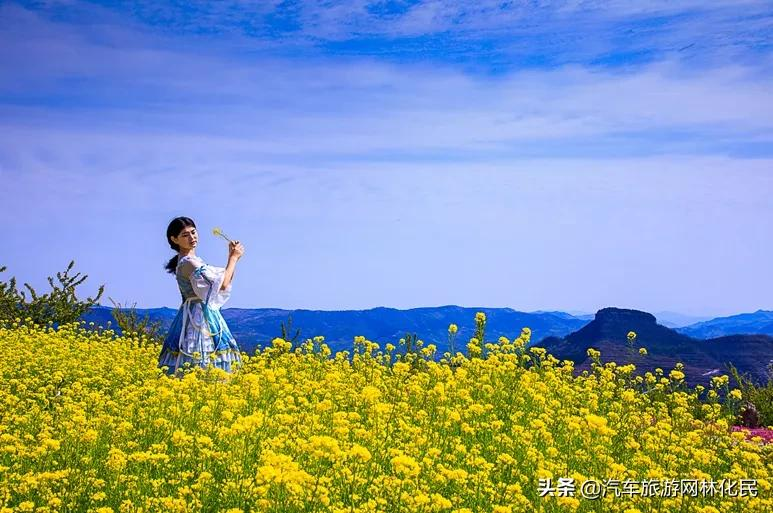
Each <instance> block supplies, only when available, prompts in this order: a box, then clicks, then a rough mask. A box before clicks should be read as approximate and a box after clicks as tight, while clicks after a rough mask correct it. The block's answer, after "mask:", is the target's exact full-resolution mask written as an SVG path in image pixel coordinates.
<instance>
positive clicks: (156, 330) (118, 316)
mask: <svg viewBox="0 0 773 513" xmlns="http://www.w3.org/2000/svg"><path fill="white" fill-rule="evenodd" d="M109 299H110V302H111V303H113V311H112V313H113V318H114V319H115V322H116V323H117V324H118V327H119V328H120V329H121V334H122V335H124V336H137V337H139V338H140V340H142V341H147V342H150V343H154V344H161V343H162V342H163V341H164V332H163V325H162V322H161V321H151V320H150V315H148V314H146V315H145V317H143V318H140V317H139V316H138V315H137V303H134V304H132V306H130V307H129V306H123V305H121V303H118V302H116V301H113V298H109Z"/></svg>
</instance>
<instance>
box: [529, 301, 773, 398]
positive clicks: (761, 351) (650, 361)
mask: <svg viewBox="0 0 773 513" xmlns="http://www.w3.org/2000/svg"><path fill="white" fill-rule="evenodd" d="M629 331H634V332H636V334H637V339H636V343H635V346H634V348H633V349H631V348H629V346H628V343H627V334H628V332H629ZM538 345H539V346H542V347H545V349H547V350H548V352H550V353H551V354H553V355H554V356H556V358H560V359H569V360H572V361H574V362H575V363H576V364H577V368H578V369H579V370H582V369H588V368H590V364H591V359H590V358H589V357H588V355H587V350H588V349H589V348H594V349H597V350H599V351H600V352H601V359H602V361H604V362H606V361H614V362H617V363H619V364H622V363H627V362H631V363H634V364H635V365H636V366H637V369H639V370H641V371H645V370H650V371H652V370H654V369H655V368H657V367H660V368H661V369H663V370H665V371H668V370H669V369H672V368H673V367H674V366H675V365H676V363H677V362H682V363H683V364H684V366H685V375H686V381H687V383H689V384H692V385H694V384H698V383H703V384H705V383H707V382H708V381H709V380H710V379H711V376H713V375H715V374H719V373H726V372H727V364H728V363H732V364H733V365H735V366H736V367H737V368H738V369H739V370H740V371H741V372H742V373H744V372H745V373H749V374H750V375H751V377H752V378H753V379H755V380H756V381H758V382H762V381H766V380H767V373H766V367H767V365H768V364H769V363H771V362H773V337H770V336H766V335H730V336H726V337H719V338H713V339H709V340H700V339H696V338H692V337H688V336H687V335H684V334H682V333H679V332H678V331H676V330H672V329H670V328H667V327H665V326H662V325H660V324H658V323H657V321H656V319H655V317H654V316H653V315H652V314H649V313H646V312H640V311H638V310H626V309H619V308H604V309H602V310H599V311H598V312H597V313H596V317H595V318H594V320H593V321H591V322H590V323H588V324H587V325H586V326H584V327H582V328H581V329H579V330H578V331H576V332H574V333H571V334H569V335H567V336H566V337H563V338H560V337H548V338H546V339H544V340H542V341H541V342H540V343H539V344H538ZM639 347H644V348H645V349H646V350H647V352H648V354H647V355H646V356H641V355H639V354H638V348H639Z"/></svg>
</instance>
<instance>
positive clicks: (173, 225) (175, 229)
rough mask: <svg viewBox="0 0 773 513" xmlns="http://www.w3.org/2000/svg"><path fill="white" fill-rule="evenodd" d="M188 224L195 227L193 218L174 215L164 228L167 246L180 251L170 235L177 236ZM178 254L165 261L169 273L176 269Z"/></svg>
mask: <svg viewBox="0 0 773 513" xmlns="http://www.w3.org/2000/svg"><path fill="white" fill-rule="evenodd" d="M189 226H193V227H194V228H196V223H194V222H193V219H191V218H190V217H175V218H174V219H172V221H171V222H170V223H169V226H168V227H167V228H166V241H167V242H168V243H169V246H170V247H171V248H172V249H173V250H175V251H180V246H178V245H177V244H175V243H174V242H172V237H177V236H179V235H180V232H181V231H183V230H184V229H185V228H187V227H189ZM179 256H180V255H175V256H173V257H172V258H170V259H169V262H167V263H166V266H164V268H165V269H166V270H167V272H169V273H171V274H174V273H175V271H176V270H177V259H178V257H179Z"/></svg>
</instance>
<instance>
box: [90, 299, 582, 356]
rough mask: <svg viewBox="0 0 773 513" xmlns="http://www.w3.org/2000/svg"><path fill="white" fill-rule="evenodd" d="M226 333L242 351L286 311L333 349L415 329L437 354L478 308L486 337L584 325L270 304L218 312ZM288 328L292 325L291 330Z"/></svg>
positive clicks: (448, 312) (468, 325)
mask: <svg viewBox="0 0 773 513" xmlns="http://www.w3.org/2000/svg"><path fill="white" fill-rule="evenodd" d="M176 312H177V311H176V310H173V309H171V308H154V309H137V314H138V315H139V316H140V317H142V316H145V315H149V316H150V318H151V320H160V321H161V322H162V324H163V326H164V329H167V328H168V327H169V325H171V323H172V320H173V319H174V316H175V314H176ZM222 312H223V317H224V318H225V320H226V322H227V323H228V326H229V328H230V329H231V332H232V333H233V334H234V337H236V340H237V342H238V343H239V345H240V347H241V348H242V349H243V350H245V351H247V352H248V353H252V352H254V350H255V349H256V348H257V347H258V346H265V345H267V344H270V342H271V340H273V339H274V338H275V337H278V336H279V335H280V334H281V331H280V323H282V322H283V321H284V322H286V321H287V318H288V316H289V315H292V321H293V328H295V327H298V328H301V339H306V338H311V337H314V336H317V335H322V336H324V337H325V342H326V343H327V344H328V345H330V347H331V349H332V350H333V351H340V350H344V349H351V348H352V342H353V339H354V337H355V336H356V335H363V336H365V337H367V338H368V339H370V340H373V341H374V342H379V343H380V344H381V345H382V347H383V345H384V344H385V343H387V342H392V343H397V341H398V340H399V339H400V337H403V336H405V334H406V332H409V333H416V334H417V336H418V337H419V338H420V339H422V340H423V341H424V342H425V344H430V343H433V344H436V345H437V347H438V353H439V354H442V353H443V352H444V351H446V350H447V349H448V347H447V345H448V343H447V340H448V325H449V324H451V323H454V324H456V325H457V326H458V327H459V332H458V333H457V337H456V341H457V350H463V349H464V348H465V347H466V345H467V341H468V340H469V339H470V337H472V335H473V333H474V330H475V313H476V312H484V313H485V314H486V318H487V324H486V338H487V339H488V340H497V339H498V338H499V337H500V336H506V337H508V338H511V339H512V338H514V337H516V336H518V334H519V333H520V332H521V328H523V327H529V328H530V329H531V330H532V340H535V341H536V340H540V339H542V338H544V337H548V336H557V337H561V336H564V335H567V334H569V333H571V332H573V331H575V330H577V329H579V328H581V327H582V326H584V325H585V324H587V322H588V320H583V319H577V318H576V317H573V316H571V315H569V314H566V313H564V312H539V313H538V312H534V313H525V312H518V311H516V310H512V309H510V308H465V307H460V306H439V307H427V308H412V309H409V310H397V309H394V308H383V307H380V308H372V309H369V310H344V311H322V310H281V309H276V308H250V309H243V308H227V309H225V310H223V311H222ZM83 319H84V320H86V321H94V322H95V323H96V324H97V325H102V326H104V325H106V323H107V321H109V320H111V321H112V325H113V327H115V326H116V322H115V320H114V319H113V318H112V313H111V308H108V307H103V306H97V307H94V308H92V309H91V310H90V311H89V312H88V313H86V314H85V315H84V316H83ZM293 331H294V329H293Z"/></svg>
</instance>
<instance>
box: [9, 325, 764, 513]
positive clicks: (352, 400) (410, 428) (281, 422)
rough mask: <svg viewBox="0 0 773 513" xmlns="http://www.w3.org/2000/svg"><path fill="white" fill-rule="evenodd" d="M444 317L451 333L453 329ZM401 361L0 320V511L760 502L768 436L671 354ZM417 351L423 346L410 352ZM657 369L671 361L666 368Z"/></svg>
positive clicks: (551, 508)
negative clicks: (191, 343) (687, 384)
mask: <svg viewBox="0 0 773 513" xmlns="http://www.w3.org/2000/svg"><path fill="white" fill-rule="evenodd" d="M454 332H455V331H454ZM528 337H529V332H528V330H524V331H523V332H522V334H521V335H520V336H519V337H517V338H516V339H515V340H508V339H505V338H502V339H500V340H499V342H498V343H496V344H483V345H481V343H480V341H474V342H473V343H472V347H473V350H474V351H473V353H480V352H481V351H484V350H485V352H484V356H485V357H484V358H472V359H468V358H466V357H464V356H457V357H455V358H454V361H453V364H452V365H449V364H448V363H447V362H446V363H443V362H441V363H438V362H435V361H433V359H432V352H433V347H432V346H429V347H425V348H423V349H422V350H421V351H420V352H419V353H420V354H419V355H417V356H415V357H409V358H407V359H406V358H401V359H400V361H397V362H395V358H394V355H392V353H393V352H394V351H395V350H396V349H395V348H394V346H391V345H390V346H389V348H388V350H387V348H385V349H384V350H383V351H382V350H381V349H379V348H378V346H377V345H376V344H375V343H372V342H370V341H367V340H365V339H364V338H362V337H357V339H356V341H355V351H354V354H353V355H348V356H350V358H347V355H346V354H344V353H339V354H337V355H335V356H330V355H329V349H327V347H326V346H325V345H324V343H323V341H322V340H321V338H320V337H318V338H316V339H314V340H309V341H307V342H306V343H305V344H303V345H302V347H299V348H297V349H295V350H293V351H290V344H289V343H288V342H285V341H282V340H280V339H277V340H275V341H274V343H273V345H272V347H270V348H267V349H265V350H263V351H262V352H260V353H258V354H256V355H254V356H251V357H249V358H245V360H246V362H245V366H244V368H243V369H241V370H240V371H239V372H238V373H236V374H234V375H233V376H230V375H226V374H224V373H222V372H220V371H215V370H210V371H200V370H197V371H194V372H190V373H188V374H187V375H186V376H185V377H184V378H183V379H174V378H168V377H167V376H165V375H163V374H162V373H161V372H160V371H159V370H158V369H156V361H157V356H158V351H159V348H158V347H157V346H155V345H152V344H147V345H145V344H143V343H142V342H141V341H139V340H138V339H136V338H128V337H127V338H124V337H114V334H113V333H112V332H111V331H102V332H100V333H98V332H95V331H86V330H84V329H82V328H80V327H78V326H77V325H67V326H64V327H61V328H60V329H59V330H57V331H55V330H53V329H51V328H47V327H39V326H32V325H27V324H25V323H22V322H18V323H14V325H13V326H12V327H10V328H7V329H0V373H2V382H1V383H0V384H1V386H0V511H2V512H5V511H39V512H43V511H77V512H89V511H93V512H100V513H103V512H110V511H113V512H119V511H120V512H139V511H142V512H151V511H154V512H155V511H158V512H162V511H163V512H168V511H172V512H174V511H180V512H182V511H229V512H237V511H276V512H285V511H287V512H292V511H308V512H311V511H331V512H366V511H395V512H396V511H416V512H419V511H421V512H452V511H456V512H496V513H506V512H533V511H535V512H558V511H594V512H602V511H603V512H607V511H610V512H621V513H636V512H641V513H644V512H655V511H657V512H660V511H662V512H672V511H679V512H682V513H689V512H696V513H710V512H718V511H719V512H724V511H735V512H739V513H741V512H744V513H748V512H771V511H773V498H772V496H771V482H773V458H772V456H773V445H770V444H769V445H763V444H761V443H756V442H755V441H754V440H753V441H746V440H744V435H743V434H739V433H733V434H731V433H730V432H729V428H728V422H727V419H724V418H722V416H721V413H720V408H719V405H718V404H705V405H701V404H700V403H698V402H697V399H696V398H695V396H694V395H693V394H692V393H691V392H689V391H685V389H684V387H683V386H682V385H680V384H679V383H678V382H679V381H680V376H679V374H682V373H681V371H679V370H676V371H675V373H676V374H674V373H671V378H669V377H668V375H667V374H666V376H652V375H649V376H648V377H647V378H646V379H644V380H640V381H639V383H640V384H642V383H643V384H644V385H645V386H650V385H651V386H650V389H649V390H651V392H648V393H644V392H643V391H642V389H631V388H629V387H628V386H627V384H628V383H631V382H632V381H633V380H632V378H631V377H630V376H631V372H632V371H633V369H632V367H631V366H615V365H609V364H608V365H607V366H605V367H598V368H597V369H596V370H595V372H594V373H592V374H589V375H588V374H586V375H581V376H579V377H573V375H572V370H573V369H572V366H571V364H570V363H569V362H558V361H556V360H555V359H554V358H552V357H551V356H549V355H546V354H544V351H540V350H534V351H532V350H529V349H526V348H525V344H526V343H527V342H528ZM422 352H423V354H422ZM666 372H668V370H666ZM547 478H550V479H551V480H552V481H553V482H554V484H555V482H557V481H558V480H559V479H560V478H573V479H574V480H575V481H574V482H575V483H576V484H577V487H578V490H579V487H580V485H581V483H583V482H585V481H586V480H592V479H596V480H608V479H617V480H620V481H624V480H626V479H629V480H639V481H641V480H644V479H652V480H656V479H662V480H671V479H694V480H695V479H697V480H714V481H719V480H721V479H725V480H739V479H754V480H756V486H757V490H758V492H757V493H756V497H751V496H746V497H731V496H720V494H719V493H715V494H703V495H701V494H699V495H698V496H697V497H693V496H686V495H684V494H682V495H678V496H663V497H659V496H657V497H647V496H642V495H641V494H640V495H636V494H628V495H626V494H622V495H621V496H619V497H618V496H616V495H615V494H614V493H610V494H607V496H606V497H604V498H599V499H595V500H594V499H588V498H585V497H582V496H580V494H579V491H578V492H576V493H574V494H573V495H574V496H571V495H567V496H558V494H548V495H546V496H544V497H542V496H540V495H541V494H540V490H539V488H540V487H539V479H547Z"/></svg>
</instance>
